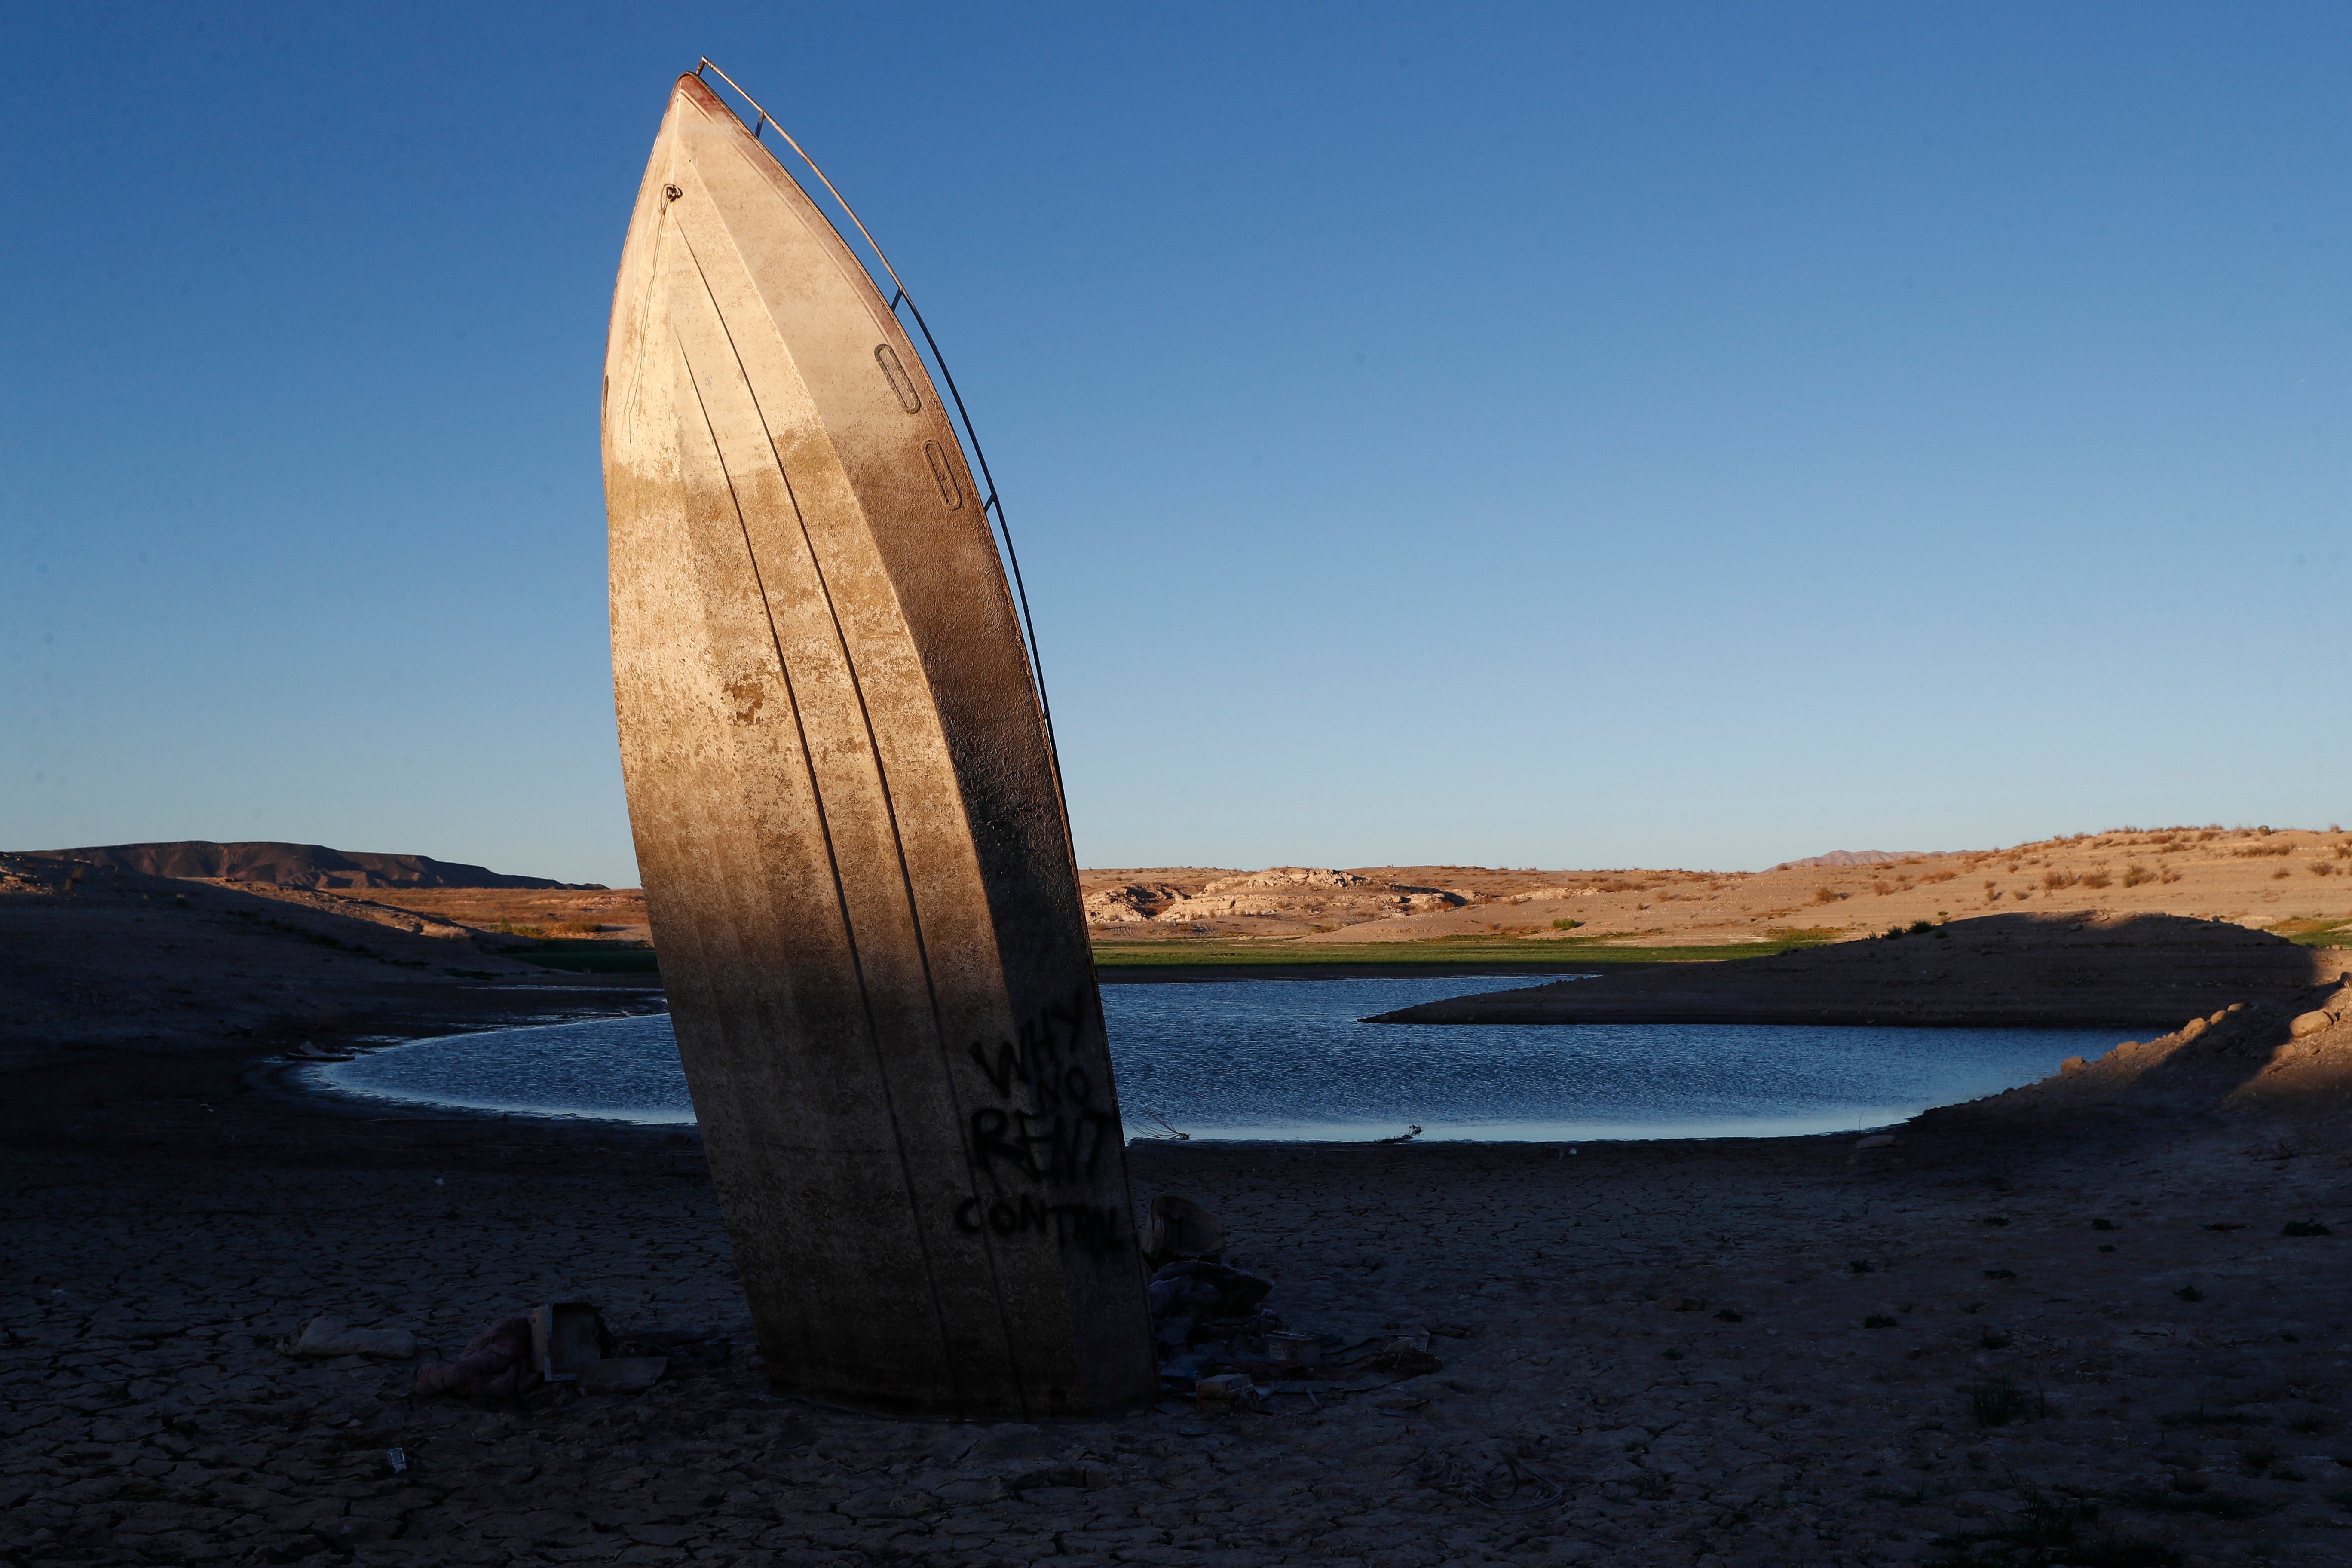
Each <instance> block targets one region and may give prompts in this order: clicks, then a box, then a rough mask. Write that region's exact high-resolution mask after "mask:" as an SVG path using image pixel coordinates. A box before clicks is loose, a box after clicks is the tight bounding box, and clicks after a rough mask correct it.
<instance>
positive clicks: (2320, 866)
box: [2307, 860, 2336, 877]
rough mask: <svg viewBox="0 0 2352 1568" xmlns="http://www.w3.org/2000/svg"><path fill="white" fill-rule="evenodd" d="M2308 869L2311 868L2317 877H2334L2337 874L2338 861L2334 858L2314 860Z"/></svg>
mask: <svg viewBox="0 0 2352 1568" xmlns="http://www.w3.org/2000/svg"><path fill="white" fill-rule="evenodd" d="M2307 869H2309V871H2310V872H2311V874H2312V875H2313V876H2315V877H2333V876H2334V875H2336V862H2335V861H2333V860H2314V861H2313V862H2312V863H2311V865H2310V866H2309V867H2308V868H2307Z"/></svg>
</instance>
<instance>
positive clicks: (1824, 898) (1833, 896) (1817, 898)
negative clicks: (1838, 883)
mask: <svg viewBox="0 0 2352 1568" xmlns="http://www.w3.org/2000/svg"><path fill="white" fill-rule="evenodd" d="M1843 897H1845V895H1844V894H1843V893H1841V892H1839V891H1838V890H1837V889H1834V888H1815V889H1813V902H1815V903H1817V904H1833V903H1836V902H1837V901H1838V900H1840V899H1842V898H1843Z"/></svg>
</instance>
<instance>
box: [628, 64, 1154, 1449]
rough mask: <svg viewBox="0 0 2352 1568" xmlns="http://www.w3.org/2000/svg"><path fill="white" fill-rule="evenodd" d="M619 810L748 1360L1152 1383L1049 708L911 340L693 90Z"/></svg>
mask: <svg viewBox="0 0 2352 1568" xmlns="http://www.w3.org/2000/svg"><path fill="white" fill-rule="evenodd" d="M604 479H605V497H606V504H607V509H608V511H609V514H610V519H611V525H612V590H613V674H614V698H615V705H616V708H617V710H618V713H619V720H620V732H621V752H622V763H623V768H624V772H625V778H626V782H627V787H628V797H629V815H630V820H631V823H632V826H633V827H634V830H635V836H636V846H637V856H638V864H639V867H640V869H641V871H642V873H643V875H644V879H645V887H646V902H647V905H648V908H649V910H650V912H651V915H652V919H653V924H654V931H655V935H656V942H657V944H658V947H659V951H660V953H661V963H662V973H663V977H664V981H665V983H666V984H667V988H668V993H669V999H670V1006H671V1011H672V1014H673V1016H674V1017H675V1019H676V1022H677V1036H678V1044H679V1050H680V1052H681V1054H682V1056H683V1057H684V1058H685V1064H686V1070H687V1078H688V1083H689V1085H690V1086H691V1089H692V1091H693V1095H694V1102H695V1110H696V1113H697V1115H698V1117H699V1118H700V1121H701V1123H702V1128H703V1133H704V1139H705V1143H706V1147H707V1148H708V1150H709V1159H710V1165H711V1171H712V1174H713V1177H714V1179H715V1180H716V1182H717V1183H718V1187H719V1198H720V1202H721V1204H722V1205H723V1207H724V1210H725V1213H726V1216H727V1222H728V1226H729V1231H730V1236H731V1237H732V1239H733V1242H734V1247H735V1255H736V1259H737V1262H738V1265H739V1266H740V1269H741V1271H742V1276H743V1280H744V1285H745V1288H746V1290H747V1291H748V1293H749V1295H750V1298H751V1307H752V1311H753V1315H754V1317H755V1319H756V1320H757V1321H758V1323H759V1329H760V1337H761V1351H762V1353H763V1355H764V1357H765V1360H766V1363H767V1366H768V1369H769V1372H770V1375H771V1376H772V1378H773V1379H774V1381H775V1382H776V1383H777V1384H779V1385H780V1386H782V1387H787V1388H790V1389H793V1390H794V1391H797V1392H801V1393H804V1394H812V1395H815V1396H818V1397H824V1398H830V1399H836V1400H842V1401H846V1402H852V1403H858V1404H865V1405H879V1406H886V1407H893V1408H903V1409H910V1410H912V1409H919V1410H930V1411H955V1412H962V1413H967V1414H971V1415H1053V1414H1056V1413H1062V1412H1067V1413H1072V1414H1076V1413H1077V1412H1080V1411H1088V1410H1100V1409H1105V1408H1108V1407H1112V1406H1116V1405H1121V1404H1125V1403H1129V1402H1132V1401H1135V1400H1138V1399H1141V1398H1144V1397H1147V1396H1149V1395H1150V1394H1151V1393H1152V1391H1153V1390H1154V1389H1156V1387H1157V1375H1156V1370H1155V1367H1154V1364H1153V1358H1152V1353H1151V1348H1150V1326H1149V1322H1148V1320H1147V1318H1146V1316H1145V1308H1144V1304H1143V1295H1142V1276H1141V1268H1140V1259H1139V1255H1138V1253H1137V1251H1136V1249H1135V1245H1134V1227H1133V1224H1132V1220H1131V1214H1130V1211H1129V1196H1128V1184H1127V1173H1126V1163H1125V1154H1124V1149H1123V1144H1122V1142H1121V1139H1120V1135H1119V1122H1118V1105H1117V1101H1116V1099H1115V1097H1114V1093H1113V1089H1112V1084H1111V1075H1110V1061H1109V1056H1108V1049H1107V1047H1106V1045H1105V1042H1104V1037H1103V1026H1102V1009H1101V1005H1100V1000H1099V997H1098V996H1097V992H1096V988H1095V979H1094V972H1093V967H1092V963H1091V961H1090V959H1089V956H1088V952H1087V944H1086V930H1085V926H1084V923H1083V920H1082V916H1081V911H1080V905H1079V899H1078V890H1077V881H1076V870H1075V868H1074V867H1073V865H1072V863H1071V859H1070V855H1069V838H1068V830H1067V825H1066V822H1065V820H1064V818H1063V815H1062V807H1061V804H1060V796H1059V792H1058V790H1057V788H1056V786H1055V778H1054V774H1053V768H1052V762H1051V758H1050V754H1049V751H1048V747H1047V742H1046V736H1045V725H1044V722H1043V718H1042V714H1041V710H1040V707H1039V703H1038V699H1037V694H1036V689H1035V686H1034V681H1033V680H1032V679H1031V675H1030V670H1029V667H1028V663H1027V660H1026V658H1025V656H1024V649H1023V644H1022V641H1021V637H1020V633H1019V630H1018V626H1017V623H1016V621H1015V618H1014V615H1013V604H1012V599H1011V595H1009V593H1008V592H1007V589H1006V585H1005V580H1004V573H1003V567H1002V565H1001V563H1000V562H999V559H998V556H997V552H996V548H995V543H994V541H993V540H992V537H991V534H990V528H989V521H988V519H987V517H986V515H985V514H984V513H983V511H982V499H983V498H982V495H981V494H979V493H978V492H977V491H976V490H975V487H974V486H973V484H972V480H971V473H970V472H969V470H968V469H967V468H966V467H965V464H964V459H963V455H962V452H961V447H959V445H958V443H957V441H956V439H955V435H954V432H953V430H952V429H951V428H950V426H949V423H948V421H947V418H946V416H945V415H944V412H943V411H942V409H941V408H940V400H939V397H938V395H937V393H936V391H935V390H934V389H933V387H932V385H931V383H930V381H929V376H928V375H927V374H926V373H925V371H924V368H923V364H922V362H921V360H920V358H919V356H918V355H917V354H916V353H915V351H914V348H913V346H912V344H911V343H909V342H908V339H907V337H906V335H905V333H904V332H902V331H900V330H899V326H898V321H897V319H896V318H895V317H894V316H893V315H892V314H891V311H890V310H889V308H888V305H887V302H886V301H885V300H883V298H882V297H881V295H880V294H879V293H878V292H877V290H876V289H875V288H874V286H873V283H872V282H871V280H870V279H868V278H867V276H866V271H865V269H864V268H861V267H860V266H859V265H858V264H857V262H856V259H855V258H854V257H853V256H852V255H851V253H850V252H849V250H848V249H847V247H845V246H844V245H843V243H842V241H841V239H840V237H839V236H838V235H837V234H835V231H834V229H833V227H832V226H831V225H830V224H829V223H827V222H826V221H825V219H824V216H823V215H822V214H820V213H819V212H818V211H817V209H816V208H815V207H814V205H812V204H811V203H810V201H809V200H808V198H807V197H806V196H805V195H803V192H802V191H801V189H800V188H799V186H798V185H797V184H794V183H793V180H792V179H791V178H790V177H789V176H788V175H787V174H785V173H784V171H783V170H782V167H781V166H780V165H778V163H776V161H775V160H774V159H773V158H772V156H770V154H769V153H768V152H767V150H766V148H765V147H763V146H761V144H760V143H759V142H758V141H757V140H755V139H754V138H753V136H752V135H751V133H750V132H747V131H746V130H745V129H744V127H743V125H742V124H741V122H740V121H738V120H737V119H736V117H735V116H734V115H733V114H732V113H730V111H729V110H727V109H726V108H725V107H724V106H723V105H722V104H721V103H720V102H719V100H717V99H716V98H715V97H713V96H712V94H711V93H710V91H709V89H708V88H706V87H705V86H704V85H703V83H702V82H701V81H700V80H699V79H697V78H695V77H692V76H688V77H685V78H682V79H680V80H679V82H678V84H677V90H676V92H675V93H674V94H673V96H672V98H671V101H670V106H669V111H668V113H667V116H666V117H665V119H664V120H663V122H662V129H661V132H660V135H659V136H658V138H657V139H656V142H655V144H654V150H653V156H652V159H651V161H650V163H648V165H647V167H646V178H645V184H644V185H643V187H642V189H641V190H640V192H639V194H638V198H637V205H636V209H635V213H634V215H633V216H632V217H631V220H630V225H629V232H628V237H627V240H626V243H625V247H624V249H623V252H622V259H621V269H620V277H619V282H618V285H617V287H616V289H615V291H614V307H613V325H612V336H611V340H610V343H609V345H608V349H607V359H606V368H605V382H604Z"/></svg>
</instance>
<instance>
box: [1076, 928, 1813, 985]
mask: <svg viewBox="0 0 2352 1568" xmlns="http://www.w3.org/2000/svg"><path fill="white" fill-rule="evenodd" d="M1638 934H1640V933H1638V932H1633V931H1603V932H1601V933H1600V934H1598V935H1595V936H1570V937H1543V938H1536V939H1528V938H1522V937H1497V936H1495V935H1493V934H1491V933H1485V932H1480V933H1474V934H1470V935H1465V936H1441V937H1427V938H1424V939H1423V940H1422V941H1419V942H1344V943H1343V942H1314V943H1303V942H1297V941H1295V940H1290V939H1282V940H1274V941H1268V940H1265V939H1263V938H1260V939H1242V940H1236V939H1234V938H1231V937H1166V938H1162V939H1160V940H1159V941H1156V942H1116V941H1111V942H1096V943H1095V944H1094V951H1095V966H1096V967H1097V969H1100V970H1106V971H1128V972H1135V971H1145V970H1157V969H1268V968H1284V969H1313V970H1323V971H1331V972H1336V973H1343V974H1344V973H1350V972H1356V973H1361V972H1367V971H1371V970H1378V969H1400V968H1421V967H1423V966H1435V965H1444V966H1446V967H1448V968H1453V969H1459V970H1476V971H1479V972H1481V973H1490V974H1508V973H1533V974H1555V973H1558V974H1572V973H1578V972H1580V971H1582V970H1586V969H1590V968H1591V967H1592V966H1593V965H1594V964H1599V963H1715V962H1718V961H1720V960H1723V959H1730V958H1769V957H1771V956H1772V955H1773V954H1775V953H1781V952H1792V951H1794V950H1796V949H1799V948H1807V947H1820V946H1822V944H1824V943H1826V942H1830V941H1832V940H1833V939H1834V938H1835V937H1836V935H1837V933H1836V932H1835V931H1820V930H1788V929H1782V930H1776V931H1769V932H1768V933H1766V935H1765V937H1764V939H1763V940H1761V941H1759V942H1726V943H1722V944H1720V945H1717V946H1713V947H1634V946H1621V945H1614V944H1616V943H1620V942H1622V941H1623V940H1624V939H1625V938H1626V937H1629V936H1635V935H1638ZM1604 944H1609V945H1604Z"/></svg>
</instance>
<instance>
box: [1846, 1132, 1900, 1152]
mask: <svg viewBox="0 0 2352 1568" xmlns="http://www.w3.org/2000/svg"><path fill="white" fill-rule="evenodd" d="M1853 1146H1854V1147H1855V1148H1857V1149H1892V1148H1894V1147H1895V1134H1894V1133H1892V1132H1874V1133H1872V1134H1871V1135H1870V1136H1869V1137H1867V1138H1857V1139H1855V1140H1854V1144H1853Z"/></svg>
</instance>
